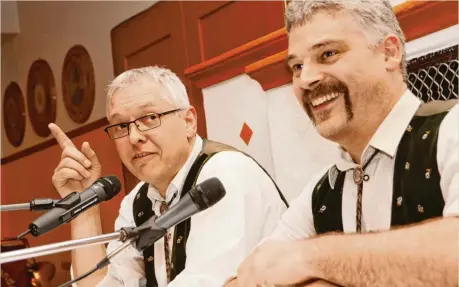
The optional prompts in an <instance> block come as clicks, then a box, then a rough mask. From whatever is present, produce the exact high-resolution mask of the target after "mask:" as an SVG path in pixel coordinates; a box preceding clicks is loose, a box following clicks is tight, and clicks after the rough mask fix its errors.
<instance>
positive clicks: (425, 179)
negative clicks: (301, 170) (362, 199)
mask: <svg viewBox="0 0 459 287" xmlns="http://www.w3.org/2000/svg"><path fill="white" fill-rule="evenodd" d="M454 104H455V102H443V103H429V104H426V105H421V107H420V109H419V110H418V112H417V113H416V115H415V116H414V117H413V118H412V120H411V122H410V124H409V125H408V127H407V129H406V131H405V134H404V135H403V137H402V139H401V141H400V143H399V146H398V149H397V153H396V157H395V168H394V182H393V196H392V217H391V226H399V225H407V224H411V223H416V222H420V221H423V220H426V219H429V218H434V217H439V216H442V212H443V208H444V206H445V202H444V200H443V194H442V191H441V187H440V174H439V172H438V167H437V141H438V133H439V130H440V124H441V123H442V121H443V119H444V118H445V116H446V115H447V113H448V110H449V109H450V108H451V107H452V105H454ZM349 172H352V171H349ZM345 174H346V172H339V174H338V177H337V179H336V182H335V185H334V188H331V186H330V183H329V179H328V172H327V173H326V174H325V175H324V176H323V177H322V178H321V179H320V180H319V182H318V183H317V185H316V186H315V188H314V191H313V193H312V212H313V217H314V227H315V230H316V233H317V234H322V233H326V232H343V219H342V196H343V186H344V179H345ZM363 184H364V186H365V182H364V183H363ZM363 190H364V192H365V187H364V189H363Z"/></svg>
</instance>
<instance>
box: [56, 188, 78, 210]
mask: <svg viewBox="0 0 459 287" xmlns="http://www.w3.org/2000/svg"><path fill="white" fill-rule="evenodd" d="M80 202H81V198H80V194H79V193H78V192H76V191H74V192H72V193H70V194H69V195H67V196H66V197H64V198H62V199H61V200H59V201H58V202H56V203H55V204H54V206H55V207H60V208H64V209H69V208H72V207H73V206H75V205H76V204H78V203H80Z"/></svg>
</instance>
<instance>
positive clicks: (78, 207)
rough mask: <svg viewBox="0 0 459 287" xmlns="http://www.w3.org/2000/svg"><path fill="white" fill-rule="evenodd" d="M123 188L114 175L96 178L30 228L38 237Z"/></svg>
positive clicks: (65, 198) (62, 201)
mask: <svg viewBox="0 0 459 287" xmlns="http://www.w3.org/2000/svg"><path fill="white" fill-rule="evenodd" d="M120 190H121V182H120V180H119V179H118V178H117V177H116V176H114V175H110V176H105V177H101V178H99V179H98V180H96V181H95V182H94V183H93V184H92V185H91V186H90V187H89V188H88V189H86V190H84V191H82V192H80V193H79V192H72V193H71V194H69V195H67V196H66V197H64V198H63V199H61V200H59V201H58V202H56V203H55V207H54V208H53V209H51V210H50V211H48V212H46V213H45V214H43V215H42V216H40V217H39V218H37V219H36V220H35V221H34V222H32V223H30V224H29V230H28V231H26V232H24V233H23V234H21V236H23V235H25V234H27V233H28V232H31V233H32V235H33V236H35V237H37V236H40V235H42V234H45V233H46V232H48V231H50V230H52V229H54V228H56V227H57V226H59V225H61V224H63V223H67V222H69V221H71V220H73V219H74V218H75V217H77V216H78V215H79V214H80V213H82V212H84V211H85V210H87V209H89V208H90V207H92V206H94V205H96V204H99V203H101V202H102V201H106V200H109V199H111V198H113V197H114V196H115V195H117V194H118V193H119V192H120Z"/></svg>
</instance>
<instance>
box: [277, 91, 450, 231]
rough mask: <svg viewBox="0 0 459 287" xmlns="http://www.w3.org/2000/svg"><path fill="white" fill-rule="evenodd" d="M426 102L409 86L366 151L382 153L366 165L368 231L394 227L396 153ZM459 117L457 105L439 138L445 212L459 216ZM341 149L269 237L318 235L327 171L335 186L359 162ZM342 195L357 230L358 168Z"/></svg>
mask: <svg viewBox="0 0 459 287" xmlns="http://www.w3.org/2000/svg"><path fill="white" fill-rule="evenodd" d="M420 104H421V102H420V100H419V99H418V98H417V97H416V96H414V95H413V94H412V93H411V92H410V91H409V90H407V91H406V92H405V93H404V94H403V96H402V97H401V99H400V100H399V102H398V103H397V104H396V105H395V107H394V108H393V110H392V111H391V112H390V114H389V115H388V116H387V117H386V119H385V120H384V121H383V123H382V124H381V125H380V126H379V128H378V129H377V131H376V133H375V134H374V135H373V137H372V138H371V140H370V142H369V144H368V145H367V147H366V148H365V149H364V152H363V155H362V161H361V162H362V163H365V162H366V161H367V160H368V158H369V157H370V156H371V155H372V154H373V152H374V150H375V149H378V150H380V151H381V152H379V153H378V154H377V155H376V157H375V158H374V159H373V160H372V161H371V162H370V163H369V165H368V166H367V168H366V169H365V173H366V174H368V175H369V176H370V180H369V181H367V182H365V185H364V188H363V195H362V196H363V197H362V231H382V230H388V229H390V227H391V214H392V193H393V179H394V164H395V155H396V152H397V148H398V145H399V142H400V140H401V139H402V136H403V134H404V133H405V130H406V129H407V127H408V124H409V123H410V121H411V119H412V117H413V116H414V115H415V113H416V111H417V109H418V107H419V105H420ZM458 115H459V111H458V106H457V105H456V106H454V108H452V109H451V110H450V112H449V113H448V115H447V116H446V117H445V118H444V120H443V122H442V123H441V126H440V131H439V136H438V146H437V164H438V170H439V173H440V176H441V181H440V186H441V190H442V193H443V198H444V200H445V207H444V210H443V216H450V215H458V214H459V162H458V157H459V153H458V149H459V145H458V129H459V127H458V122H459V121H458V119H459V117H458ZM338 153H339V155H338V156H337V160H336V165H333V166H331V167H328V168H327V169H326V170H323V171H321V172H319V173H318V175H317V176H316V177H315V178H313V179H312V180H311V181H310V183H309V184H308V185H307V186H306V188H305V189H304V190H303V192H302V193H301V194H300V195H299V197H298V198H297V199H295V200H294V201H293V202H292V204H291V205H290V208H289V209H288V210H287V212H286V213H285V214H284V215H283V216H282V219H281V220H280V222H279V224H278V226H277V227H276V229H275V231H274V232H273V234H271V236H270V237H269V239H274V240H284V239H285V240H295V239H303V238H307V237H310V236H313V235H315V234H316V232H315V228H314V220H313V214H312V206H311V205H312V191H313V189H314V187H315V186H316V184H317V183H318V181H319V180H320V179H321V177H322V176H323V175H324V174H325V173H326V172H327V170H328V171H329V180H330V185H331V186H332V187H333V186H334V184H335V181H336V178H337V175H338V170H337V169H339V170H340V171H350V170H351V169H353V168H355V167H356V166H357V164H355V163H354V162H353V160H352V159H351V157H350V155H349V154H348V153H346V152H345V151H344V150H342V149H341V148H339V149H338ZM342 198H343V202H342V218H343V229H344V232H347V233H350V232H355V231H356V219H355V218H356V203H357V185H356V184H355V183H354V180H353V175H352V172H347V173H346V177H345V181H344V187H343V197H342Z"/></svg>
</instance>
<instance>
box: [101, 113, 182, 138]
mask: <svg viewBox="0 0 459 287" xmlns="http://www.w3.org/2000/svg"><path fill="white" fill-rule="evenodd" d="M180 110H181V109H175V110H170V111H167V112H163V113H158V114H157V113H150V114H148V115H146V116H143V117H141V118H138V119H135V120H133V121H131V122H126V123H120V124H116V125H111V126H109V127H106V128H105V129H104V130H105V132H106V133H107V134H108V136H109V137H110V138H111V139H112V140H114V139H119V138H122V137H125V136H127V135H129V132H130V130H131V129H130V126H131V124H132V123H134V124H135V126H136V127H137V129H138V130H139V131H141V132H144V131H148V130H151V129H154V128H157V127H159V126H160V125H161V116H165V115H167V114H171V113H174V112H176V111H180Z"/></svg>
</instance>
